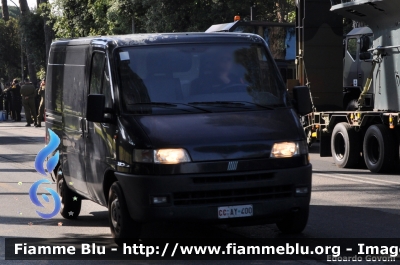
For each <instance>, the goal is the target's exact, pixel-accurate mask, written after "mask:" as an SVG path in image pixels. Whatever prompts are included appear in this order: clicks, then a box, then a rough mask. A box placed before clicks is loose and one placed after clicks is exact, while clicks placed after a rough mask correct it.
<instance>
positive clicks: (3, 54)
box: [0, 17, 21, 81]
mask: <svg viewBox="0 0 400 265" xmlns="http://www.w3.org/2000/svg"><path fill="white" fill-rule="evenodd" d="M0 40H6V41H0V78H3V79H4V80H5V81H10V80H12V79H13V78H15V77H18V76H19V73H20V71H21V64H20V56H19V54H21V45H20V35H19V26H18V21H17V20H16V19H14V18H12V17H11V18H10V19H9V20H8V21H4V20H0Z"/></svg>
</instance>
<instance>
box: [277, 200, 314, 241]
mask: <svg viewBox="0 0 400 265" xmlns="http://www.w3.org/2000/svg"><path fill="white" fill-rule="evenodd" d="M308 212H309V207H307V208H306V209H301V210H299V211H297V212H295V213H292V214H291V215H289V216H288V217H286V218H285V219H283V220H282V221H280V222H277V223H276V226H277V227H278V228H279V230H280V231H281V232H282V233H284V234H299V233H301V232H303V230H304V228H306V226H307V222H308Z"/></svg>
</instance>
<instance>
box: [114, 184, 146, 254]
mask: <svg viewBox="0 0 400 265" xmlns="http://www.w3.org/2000/svg"><path fill="white" fill-rule="evenodd" d="M108 217H109V221H110V229H111V234H112V236H113V237H114V241H115V243H117V245H119V246H120V245H122V244H123V243H124V242H127V241H126V240H130V241H131V240H135V239H137V238H138V237H139V236H140V232H141V224H140V223H138V222H135V221H134V220H132V218H131V217H130V215H129V211H128V207H127V205H126V201H125V197H124V194H123V192H122V188H121V185H120V184H119V182H118V181H116V182H114V183H113V184H112V185H111V188H110V192H109V196H108Z"/></svg>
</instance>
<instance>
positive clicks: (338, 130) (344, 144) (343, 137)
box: [331, 122, 361, 168]
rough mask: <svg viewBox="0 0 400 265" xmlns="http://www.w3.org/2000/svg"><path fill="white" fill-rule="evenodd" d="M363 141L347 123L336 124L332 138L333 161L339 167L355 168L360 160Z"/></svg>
mask: <svg viewBox="0 0 400 265" xmlns="http://www.w3.org/2000/svg"><path fill="white" fill-rule="evenodd" d="M360 143H361V140H360V138H359V137H358V134H357V132H356V131H355V130H354V129H353V128H351V126H350V125H349V124H348V123H346V122H341V123H338V124H336V126H335V128H334V129H333V132H332V137H331V150H332V157H333V161H334V162H335V164H336V165H337V166H338V167H341V168H350V167H355V166H357V164H358V161H359V159H360V151H361V146H360Z"/></svg>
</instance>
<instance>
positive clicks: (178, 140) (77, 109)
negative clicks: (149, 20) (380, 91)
mask: <svg viewBox="0 0 400 265" xmlns="http://www.w3.org/2000/svg"><path fill="white" fill-rule="evenodd" d="M46 90H47V92H46V110H47V112H46V113H47V119H46V127H47V128H51V129H52V130H53V131H54V132H56V133H57V134H58V135H59V137H60V138H61V139H62V140H61V145H60V149H59V151H60V163H59V165H58V167H57V168H56V170H55V173H56V178H57V187H58V192H59V194H60V196H61V197H62V209H61V215H62V216H63V217H65V218H69V219H71V218H77V217H78V215H79V212H80V208H81V200H82V199H89V200H92V201H94V202H96V203H98V204H100V205H103V206H105V207H108V211H109V219H110V228H111V232H112V235H113V236H114V237H115V239H116V241H117V242H121V240H123V239H124V238H138V237H139V236H140V231H141V224H143V223H146V222H154V221H174V222H175V221H193V222H195V221H200V222H213V223H232V224H243V225H246V224H263V223H276V224H277V226H278V228H279V229H280V230H281V231H282V232H285V233H299V232H301V231H302V230H303V229H304V228H305V226H306V224H307V219H308V212H309V203H310V194H311V164H310V163H309V157H308V149H307V143H306V137H305V134H304V131H303V129H302V126H301V124H300V122H299V118H298V117H299V114H301V112H302V110H300V109H298V108H294V107H293V106H292V102H291V99H289V97H288V92H287V90H286V88H285V85H284V83H283V81H282V78H281V75H280V73H279V71H278V69H277V67H276V64H275V62H274V60H273V59H272V57H271V55H270V52H269V50H268V47H267V45H266V43H265V41H264V40H263V39H262V38H261V37H260V36H258V35H254V34H243V33H242V34H236V33H171V34H143V35H141V34H138V35H126V36H109V37H91V38H79V39H68V40H59V41H56V42H54V43H53V44H52V46H51V50H50V57H49V63H48V71H47V89H46ZM295 92H296V93H295V96H296V95H297V96H296V97H297V100H300V101H301V100H302V98H303V99H304V98H307V96H308V97H309V94H307V93H308V89H301V87H300V88H299V89H298V90H296V91H295ZM297 103H298V102H297ZM297 105H299V106H300V105H301V106H304V104H297ZM307 111H309V110H307ZM307 111H305V112H307ZM77 198H78V199H77ZM71 212H73V215H71V214H70V213H71Z"/></svg>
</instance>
